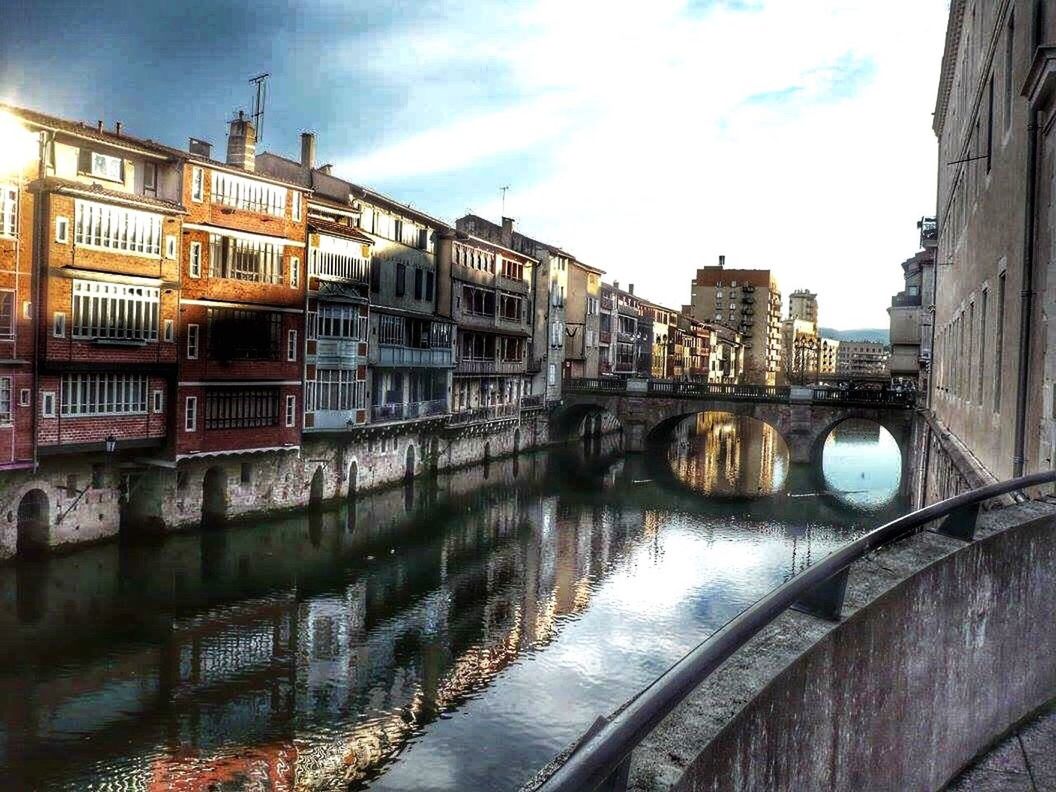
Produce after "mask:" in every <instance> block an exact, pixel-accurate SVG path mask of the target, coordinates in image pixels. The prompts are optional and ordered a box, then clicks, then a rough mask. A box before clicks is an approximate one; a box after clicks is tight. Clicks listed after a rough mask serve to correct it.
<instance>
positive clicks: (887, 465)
mask: <svg viewBox="0 0 1056 792" xmlns="http://www.w3.org/2000/svg"><path fill="white" fill-rule="evenodd" d="M822 471H823V473H824V477H825V485H826V487H827V488H828V490H829V491H830V492H832V493H835V494H836V496H837V497H839V498H840V499H841V500H843V501H845V502H846V503H849V504H852V505H853V506H856V507H858V508H862V509H870V510H875V509H878V508H881V507H882V506H884V505H885V504H888V503H890V502H891V500H892V499H893V498H894V497H895V496H896V495H897V494H898V491H899V485H900V484H901V480H902V455H901V453H900V451H899V448H898V443H897V442H895V439H894V438H893V437H892V436H891V433H890V432H888V431H887V430H886V429H884V428H883V427H882V426H880V424H878V423H875V422H874V421H864V420H848V421H844V422H843V423H841V424H839V425H838V426H837V427H836V428H835V429H833V430H832V432H831V433H830V434H829V436H828V438H827V439H826V440H825V447H824V450H823V456H822Z"/></svg>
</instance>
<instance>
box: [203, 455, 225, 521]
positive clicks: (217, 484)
mask: <svg viewBox="0 0 1056 792" xmlns="http://www.w3.org/2000/svg"><path fill="white" fill-rule="evenodd" d="M226 518H227V471H225V470H224V469H223V468H222V467H211V468H209V469H208V470H207V471H205V476H203V477H202V525H203V526H206V527H209V526H212V525H216V524H218V523H221V522H223V521H224V520H225V519H226Z"/></svg>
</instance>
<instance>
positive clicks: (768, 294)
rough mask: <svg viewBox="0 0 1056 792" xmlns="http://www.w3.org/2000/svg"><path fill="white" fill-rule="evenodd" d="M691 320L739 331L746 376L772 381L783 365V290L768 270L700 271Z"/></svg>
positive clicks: (720, 266) (721, 260) (721, 259)
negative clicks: (713, 323)
mask: <svg viewBox="0 0 1056 792" xmlns="http://www.w3.org/2000/svg"><path fill="white" fill-rule="evenodd" d="M690 306H691V310H692V312H693V318H694V319H696V320H697V321H700V322H715V323H716V324H723V325H726V326H727V327H730V328H732V329H735V330H737V331H738V332H740V334H741V336H742V338H743V339H744V341H743V343H744V348H745V378H746V380H747V381H748V382H752V383H756V384H765V385H773V384H775V382H776V381H777V379H778V376H779V373H780V371H781V367H782V338H781V292H780V290H779V289H778V286H777V281H776V279H775V278H774V277H773V275H772V274H771V272H770V270H753V269H727V268H726V257H725V256H719V263H718V266H714V267H703V268H701V269H698V270H697V274H696V276H695V277H694V279H693V283H692V285H691V289H690Z"/></svg>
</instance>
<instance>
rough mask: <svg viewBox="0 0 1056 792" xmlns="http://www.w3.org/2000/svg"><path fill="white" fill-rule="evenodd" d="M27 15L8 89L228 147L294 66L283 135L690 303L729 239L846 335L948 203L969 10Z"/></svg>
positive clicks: (279, 111) (377, 5)
mask: <svg viewBox="0 0 1056 792" xmlns="http://www.w3.org/2000/svg"><path fill="white" fill-rule="evenodd" d="M12 3H13V6H14V7H13V8H11V7H10V5H11V4H12ZM7 5H8V10H5V24H4V25H3V26H2V27H0V100H6V101H10V102H14V103H16V104H22V105H24V106H28V107H32V108H34V109H37V110H41V111H44V112H49V113H53V114H55V115H60V116H63V117H67V118H73V119H78V120H86V121H90V122H94V121H95V120H96V119H103V120H104V122H105V123H106V124H107V126H112V124H113V122H114V121H118V120H119V121H121V122H122V123H123V124H124V126H125V129H126V130H127V131H128V132H129V133H130V134H133V135H138V136H142V137H149V138H154V139H157V140H162V141H164V142H167V143H169V144H172V145H178V146H186V141H187V138H188V137H198V138H202V139H205V140H209V141H211V142H212V143H213V144H214V152H220V156H222V152H223V151H224V148H225V146H226V122H227V121H228V120H229V119H230V118H231V117H232V116H233V114H234V113H235V112H236V111H237V110H238V109H239V108H247V109H248V108H249V106H250V104H251V88H250V85H249V82H248V79H249V78H250V77H252V76H253V75H255V74H258V73H261V72H269V73H270V74H271V77H270V80H269V94H268V102H267V109H266V115H265V121H264V130H263V132H264V135H263V140H262V143H261V145H260V146H259V147H258V150H268V151H273V152H275V153H278V154H284V155H286V156H291V157H294V158H296V157H297V156H298V155H299V147H300V143H299V134H300V133H301V132H302V131H305V130H311V131H314V132H316V134H317V135H318V159H319V161H320V162H330V163H333V165H334V173H335V174H336V175H339V176H341V177H343V178H346V179H348V180H350V181H353V182H355V183H358V184H363V185H366V186H370V187H372V188H374V189H377V190H380V191H382V192H384V193H386V194H389V195H391V196H392V197H394V198H396V199H397V200H400V201H402V202H405V203H411V204H413V205H414V206H415V207H417V208H419V209H422V210H423V211H426V212H428V213H429V214H432V215H434V216H436V217H439V218H441V219H444V220H446V221H448V222H453V221H454V220H455V219H456V218H457V217H460V216H461V215H463V214H465V213H466V212H467V211H472V212H474V213H476V214H479V215H482V216H484V217H487V218H490V219H495V220H497V219H498V217H499V216H500V215H501V214H502V212H503V203H502V197H501V196H502V193H501V188H502V187H504V186H508V188H509V189H508V190H507V191H506V198H505V212H506V214H507V215H509V216H512V217H514V218H515V219H516V221H517V228H518V229H519V230H521V231H523V232H524V233H526V234H528V235H530V236H532V237H534V238H536V239H540V240H543V241H546V242H549V243H553V244H555V245H559V246H561V247H562V248H564V249H566V250H568V251H569V252H571V253H572V254H574V255H575V256H576V257H577V258H579V259H580V260H582V261H585V262H587V263H589V264H591V265H593V266H596V267H600V268H601V269H603V270H605V271H606V275H605V279H606V280H608V281H612V280H616V281H619V282H620V283H621V285H623V286H624V287H625V286H626V284H628V283H634V284H635V292H636V294H639V295H641V296H643V297H645V298H647V299H650V300H653V301H656V302H660V303H662V304H664V305H667V306H669V307H673V308H678V307H679V306H681V305H682V304H683V303H687V302H689V286H690V281H691V279H692V277H693V275H694V272H695V270H696V268H697V267H700V266H706V265H709V264H713V263H715V262H716V261H717V258H718V256H719V255H720V254H724V255H725V256H726V263H727V266H728V267H749V268H770V269H771V270H773V272H774V273H775V275H776V277H777V279H778V283H779V285H780V288H781V290H782V292H783V293H784V294H785V295H786V296H787V294H789V293H790V292H791V291H792V290H794V289H800V288H806V289H811V290H813V291H816V292H818V295H819V296H818V300H819V314H820V323H821V324H822V325H824V326H827V327H835V328H837V329H855V328H863V327H886V326H887V324H888V317H887V313H886V308H887V306H888V305H889V304H890V297H891V295H892V294H894V293H896V292H898V291H899V290H900V289H901V288H902V277H901V273H902V271H901V267H900V266H899V264H900V263H901V262H902V261H903V260H905V259H906V258H909V257H910V256H911V255H913V253H914V252H916V250H917V241H918V237H917V230H916V221H917V220H918V219H919V218H920V217H921V216H923V215H926V214H933V213H934V206H935V173H936V167H937V166H936V145H935V136H934V134H933V132H932V130H931V115H932V111H933V110H934V106H935V93H936V88H937V82H938V74H939V65H940V60H941V56H942V46H943V40H944V31H945V24H946V14H947V0H886V1H885V2H883V3H877V2H875V0H649V2H645V3H642V2H634V3H631V2H625V1H624V0H502V2H483V1H482V0H458V1H457V2H456V1H455V0H418V1H417V2H411V0H317V2H313V3H303V4H302V3H297V2H276V1H275V0H255V1H254V2H252V3H250V2H245V1H244V0H215V1H214V2H203V3H198V4H194V3H187V4H185V3H177V2H164V3H160V4H154V3H152V2H151V0H136V2H132V1H131V0H116V1H115V2H93V3H85V2H83V0H75V1H74V2H68V1H67V0H7ZM787 310H788V309H787V297H786V300H785V307H784V309H783V312H784V313H786V314H787Z"/></svg>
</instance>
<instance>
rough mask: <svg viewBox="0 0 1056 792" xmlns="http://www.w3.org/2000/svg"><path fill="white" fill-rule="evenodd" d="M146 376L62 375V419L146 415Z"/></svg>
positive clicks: (60, 406) (60, 405)
mask: <svg viewBox="0 0 1056 792" xmlns="http://www.w3.org/2000/svg"><path fill="white" fill-rule="evenodd" d="M148 384H149V380H148V378H147V376H146V375H145V374H105V373H104V374H64V375H63V376H62V399H61V400H60V404H59V409H60V411H61V413H62V416H63V417H64V418H98V417H101V416H111V415H145V414H146V413H147V410H148V407H149V406H150V405H149V402H148V399H147V386H148Z"/></svg>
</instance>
